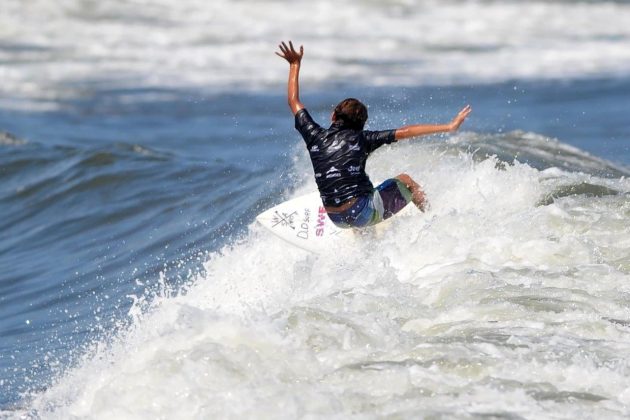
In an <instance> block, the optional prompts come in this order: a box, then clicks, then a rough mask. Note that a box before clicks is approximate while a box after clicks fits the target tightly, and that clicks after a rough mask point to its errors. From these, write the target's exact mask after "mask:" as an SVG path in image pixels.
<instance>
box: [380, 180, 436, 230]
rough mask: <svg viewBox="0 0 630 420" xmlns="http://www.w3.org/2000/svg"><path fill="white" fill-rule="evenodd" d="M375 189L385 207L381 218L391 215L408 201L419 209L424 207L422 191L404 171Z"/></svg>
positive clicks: (424, 201) (424, 200)
mask: <svg viewBox="0 0 630 420" xmlns="http://www.w3.org/2000/svg"><path fill="white" fill-rule="evenodd" d="M376 189H377V190H378V191H379V192H380V195H381V197H382V199H383V205H384V208H385V212H384V214H383V219H388V218H390V217H392V216H393V215H394V214H396V213H398V212H399V211H400V210H402V209H403V208H404V207H405V206H406V205H407V204H409V203H410V202H413V203H414V204H415V205H416V207H417V208H418V209H420V210H421V211H424V209H425V205H426V198H425V196H424V191H422V188H421V187H420V185H419V184H418V183H417V182H416V181H414V180H413V179H412V178H411V177H410V176H409V175H407V174H405V173H403V174H400V175H398V176H396V177H395V178H391V179H387V180H385V181H384V182H383V183H382V184H381V185H379V186H378V187H376Z"/></svg>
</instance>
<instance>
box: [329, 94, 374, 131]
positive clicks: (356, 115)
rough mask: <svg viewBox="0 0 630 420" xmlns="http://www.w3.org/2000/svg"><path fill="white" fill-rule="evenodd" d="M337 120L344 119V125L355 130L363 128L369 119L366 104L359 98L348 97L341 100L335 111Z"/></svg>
mask: <svg viewBox="0 0 630 420" xmlns="http://www.w3.org/2000/svg"><path fill="white" fill-rule="evenodd" d="M333 115H334V118H335V121H343V123H344V125H346V126H347V127H348V128H352V129H353V130H363V126H364V125H365V122H366V121H367V119H368V112H367V108H366V107H365V105H363V104H362V103H361V101H359V100H358V99H354V98H347V99H344V100H343V101H341V102H339V105H337V106H336V107H335V111H334V112H333Z"/></svg>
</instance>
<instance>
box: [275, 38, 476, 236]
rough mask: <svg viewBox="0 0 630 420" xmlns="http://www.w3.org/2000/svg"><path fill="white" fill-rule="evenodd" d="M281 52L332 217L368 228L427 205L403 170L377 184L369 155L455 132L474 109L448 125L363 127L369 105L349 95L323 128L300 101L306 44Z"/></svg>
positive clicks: (291, 101) (295, 110) (298, 125)
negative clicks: (386, 146) (369, 170)
mask: <svg viewBox="0 0 630 420" xmlns="http://www.w3.org/2000/svg"><path fill="white" fill-rule="evenodd" d="M279 48H280V52H276V54H277V55H278V56H280V57H282V58H284V59H285V60H287V61H288V63H289V86H288V102H289V108H291V112H293V115H294V116H295V128H296V129H297V130H298V131H299V132H300V134H301V135H302V137H303V138H304V141H305V142H306V147H307V148H308V152H309V155H310V158H311V162H312V163H313V169H314V171H315V182H316V183H317V187H318V189H319V193H320V196H321V198H322V202H323V204H324V208H325V209H326V212H327V213H328V216H329V217H330V220H332V222H333V223H334V224H335V225H337V226H339V227H342V228H351V227H357V228H360V227H365V226H370V225H374V224H376V223H379V222H381V221H383V220H385V219H388V218H390V217H391V216H393V215H394V214H396V213H398V212H399V211H400V210H402V209H403V208H404V207H405V206H406V205H407V204H409V203H410V202H413V203H414V204H415V205H416V207H418V209H420V210H421V211H424V210H425V207H426V205H427V204H426V198H425V195H424V192H423V191H422V188H421V187H420V185H419V184H418V183H417V182H415V181H414V180H413V179H412V178H411V177H410V176H409V175H407V174H405V173H401V174H399V175H397V176H396V177H394V178H390V179H387V180H385V181H384V182H383V183H382V184H380V185H379V186H377V187H376V188H374V186H373V185H372V182H371V181H370V178H369V177H368V176H367V174H366V173H365V163H366V160H367V157H368V155H369V154H370V153H372V152H373V151H374V150H376V149H377V148H379V147H380V146H382V145H384V144H389V143H393V142H395V141H398V140H403V139H407V138H410V137H418V136H424V135H428V134H435V133H446V132H452V131H455V130H457V129H458V128H459V126H460V125H461V124H462V123H463V122H464V120H465V119H466V117H468V115H469V114H470V112H471V110H472V109H471V107H470V106H466V107H464V108H463V109H462V110H461V111H460V112H459V113H458V114H457V115H456V116H455V118H454V119H453V120H452V121H451V122H450V123H448V124H440V125H422V124H414V125H408V126H405V127H401V128H398V129H394V130H385V131H368V130H363V127H364V125H365V122H366V121H367V118H368V112H367V108H366V107H365V105H363V104H362V103H361V102H360V101H359V100H357V99H354V98H348V99H344V100H343V101H341V102H340V103H339V104H338V105H337V106H336V107H335V109H334V111H333V113H332V116H331V119H332V125H331V126H330V127H329V128H328V129H325V128H322V127H320V126H319V125H318V124H317V123H316V122H315V121H314V120H313V118H311V116H310V114H309V113H308V111H307V110H306V108H305V107H304V104H303V103H302V102H301V101H300V85H299V80H298V79H299V76H300V65H301V62H302V57H303V56H304V48H303V47H302V46H300V50H299V52H298V51H296V50H295V48H294V47H293V43H292V42H291V41H289V45H288V46H287V44H286V43H284V42H282V43H281V44H280V45H279Z"/></svg>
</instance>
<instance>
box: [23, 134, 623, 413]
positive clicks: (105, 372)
mask: <svg viewBox="0 0 630 420" xmlns="http://www.w3.org/2000/svg"><path fill="white" fill-rule="evenodd" d="M500 144H505V145H506V147H513V148H516V149H518V150H519V153H520V155H521V158H522V160H530V161H532V162H538V165H539V167H533V166H530V165H529V164H525V163H519V162H518V161H505V160H500V159H499V158H497V157H496V156H490V155H488V153H489V152H490V151H491V149H492V147H496V146H498V145H500ZM543 145H544V148H543V147H542V146H543ZM537 153H538V155H536V154H537ZM297 156H298V157H297V159H296V171H302V169H303V168H304V167H305V165H304V164H305V162H306V160H305V159H307V158H306V155H305V153H302V152H301V151H300V152H298V153H297ZM545 159H553V160H554V163H555V164H554V165H553V166H549V165H547V166H545V164H544V163H542V162H545ZM401 162H402V163H403V165H402V168H400V163H401ZM547 162H548V161H547ZM370 163H371V165H372V166H371V168H369V169H371V171H372V174H373V175H372V177H373V178H376V179H380V178H382V177H385V176H386V174H388V173H390V172H391V171H392V170H393V169H394V168H400V169H403V170H405V171H408V172H409V173H412V174H414V175H416V176H417V178H418V179H421V180H422V182H423V185H424V186H425V188H426V191H427V194H428V197H429V199H430V203H431V209H430V211H428V212H427V213H426V214H422V213H420V212H417V213H415V212H411V213H407V214H406V215H403V216H400V217H398V218H396V219H395V220H394V221H393V222H392V223H391V225H390V228H389V229H388V231H387V232H386V233H383V234H380V233H379V234H377V233H375V232H371V233H370V232H368V233H366V234H365V235H363V238H361V239H360V240H359V241H358V242H354V243H353V245H352V246H349V245H348V244H345V243H343V242H339V243H335V244H334V246H331V248H330V250H329V252H326V253H324V254H322V255H314V254H309V253H307V252H305V251H302V250H300V249H297V248H293V247H290V246H287V245H286V244H285V243H283V242H282V241H281V240H280V239H278V238H276V237H274V236H272V235H269V234H268V233H267V232H265V231H263V230H262V229H261V228H259V227H258V226H256V225H254V224H253V225H251V226H250V228H249V231H248V232H247V233H246V234H245V235H244V236H243V237H242V239H241V240H240V241H238V242H237V243H233V244H231V245H228V246H226V247H225V248H223V249H222V250H221V251H220V252H216V253H213V254H211V255H209V257H208V260H207V262H206V263H205V264H204V267H205V273H204V274H203V275H199V276H198V277H197V278H195V279H194V281H192V282H191V283H190V285H189V287H188V289H187V291H186V292H185V293H182V294H179V295H178V296H168V293H165V294H164V296H162V297H158V298H156V299H155V300H154V301H153V302H152V304H151V309H150V310H148V311H145V312H143V313H137V314H136V316H137V317H136V319H135V321H134V322H133V325H132V326H131V328H130V329H128V330H126V331H123V332H121V333H120V335H119V336H118V337H116V339H114V340H113V342H112V343H111V344H109V345H102V346H101V345H99V346H96V347H95V349H94V351H93V352H92V353H91V354H89V355H86V356H85V359H84V360H83V361H82V362H81V363H80V364H79V366H78V367H77V368H75V369H72V370H71V371H69V372H68V373H67V374H66V375H64V376H63V377H61V378H60V380H59V381H58V382H57V383H56V384H54V385H53V386H52V387H50V388H49V389H47V390H46V391H44V392H42V393H40V394H38V395H35V397H34V400H33V402H32V408H31V409H30V410H29V412H30V413H31V414H33V415H38V416H42V417H45V418H59V419H62V418H82V417H90V418H119V417H120V416H122V417H135V418H139V417H145V418H147V417H154V418H214V417H221V418H244V417H249V418H255V417H260V416H262V417H266V418H286V419H291V418H298V417H304V416H308V417H315V418H373V417H379V416H390V415H395V416H402V417H406V418H412V417H415V418H419V417H431V416H438V417H440V416H447V417H461V418H467V417H477V416H491V417H506V418H521V417H523V418H525V417H527V418H543V417H544V418H550V417H552V418H575V417H582V418H583V417H588V418H624V417H627V416H628V415H630V410H629V408H628V407H629V406H630V366H629V365H628V358H627V355H628V354H630V305H629V304H628V302H630V299H629V297H630V283H629V282H628V274H629V273H630V231H629V230H630V224H629V223H628V220H629V219H630V200H629V194H630V181H628V179H627V178H626V176H627V175H628V174H627V173H625V172H623V171H624V169H623V168H616V167H614V166H612V165H610V164H608V163H607V162H605V161H602V160H600V159H598V158H595V157H592V156H590V155H588V154H586V153H583V152H581V151H579V150H578V149H575V148H572V147H570V146H568V145H566V144H563V143H560V142H558V141H555V140H552V139H548V138H544V137H542V136H537V135H534V134H531V133H521V132H512V133H508V134H505V135H500V136H481V135H476V134H473V133H462V134H460V135H458V136H456V137H454V138H452V139H450V140H449V141H448V142H446V143H443V142H442V143H439V142H425V143H414V144H406V145H398V147H392V148H385V150H383V151H379V152H377V153H376V154H375V155H374V156H373V157H372V161H371V162H370ZM298 168H299V169H298ZM620 171H621V172H620ZM603 173H608V174H614V175H618V174H620V173H622V174H623V175H621V176H620V177H610V176H608V177H603V176H600V175H593V174H603ZM304 175H305V179H308V178H307V177H306V175H308V174H307V173H306V172H305V174H304ZM313 188H314V183H313V182H310V181H309V180H306V181H304V182H303V184H302V187H300V188H299V189H298V190H297V191H294V192H292V193H291V196H296V195H298V194H301V193H303V192H305V191H310V190H312V189H313ZM357 243H359V245H358V246H357V245H356V244H357ZM134 313H135V312H134ZM103 344H105V343H103Z"/></svg>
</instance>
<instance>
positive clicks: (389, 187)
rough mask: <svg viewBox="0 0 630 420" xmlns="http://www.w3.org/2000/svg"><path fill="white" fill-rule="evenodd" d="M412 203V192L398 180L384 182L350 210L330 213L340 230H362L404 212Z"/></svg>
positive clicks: (359, 198)
mask: <svg viewBox="0 0 630 420" xmlns="http://www.w3.org/2000/svg"><path fill="white" fill-rule="evenodd" d="M410 202H411V191H410V190H409V188H407V186H406V185H405V184H404V183H403V182H402V181H401V180H399V179H397V178H390V179H386V180H385V181H383V183H382V184H381V185H379V186H378V187H376V188H374V191H373V192H372V194H370V195H364V196H361V197H358V198H357V200H356V201H355V203H354V204H353V205H352V207H350V208H349V209H347V210H345V211H343V212H341V213H328V217H330V220H332V222H333V223H334V224H335V225H336V226H337V227H340V228H353V227H354V228H361V227H365V226H371V225H375V224H377V223H379V222H382V221H383V220H385V219H389V218H390V217H392V216H393V215H394V214H396V213H398V212H399V211H400V210H402V209H403V208H404V207H405V206H406V205H407V204H409V203H410Z"/></svg>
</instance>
